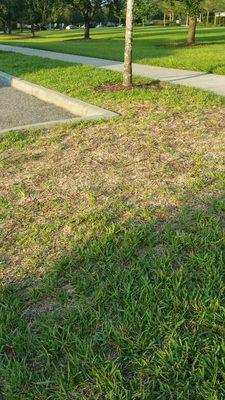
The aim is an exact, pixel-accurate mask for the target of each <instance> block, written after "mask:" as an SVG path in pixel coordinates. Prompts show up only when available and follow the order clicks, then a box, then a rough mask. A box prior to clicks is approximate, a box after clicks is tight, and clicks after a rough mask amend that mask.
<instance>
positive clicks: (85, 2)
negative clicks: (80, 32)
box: [73, 0, 103, 40]
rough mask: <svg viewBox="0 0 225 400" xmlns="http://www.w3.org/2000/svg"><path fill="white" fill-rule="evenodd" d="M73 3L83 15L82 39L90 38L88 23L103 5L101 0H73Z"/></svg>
mask: <svg viewBox="0 0 225 400" xmlns="http://www.w3.org/2000/svg"><path fill="white" fill-rule="evenodd" d="M73 5H74V6H75V7H76V8H77V9H78V10H79V12H80V13H81V15H82V17H83V21H84V25H85V29H84V39H86V40H87V39H90V24H91V22H92V21H93V18H94V17H95V16H96V14H97V12H98V11H99V10H100V8H101V7H102V6H103V0H74V1H73Z"/></svg>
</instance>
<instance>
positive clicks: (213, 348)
mask: <svg viewBox="0 0 225 400" xmlns="http://www.w3.org/2000/svg"><path fill="white" fill-rule="evenodd" d="M196 204H197V206H195V207H193V206H187V207H184V208H182V209H173V210H167V213H166V215H167V217H165V216H164V217H160V216H159V217H157V218H156V217H155V218H153V219H152V221H148V222H146V221H145V218H143V221H142V223H138V224H137V223H134V222H133V223H132V222H131V223H130V224H128V225H127V226H121V225H120V224H119V223H116V222H115V221H114V223H113V222H111V224H108V225H107V226H106V231H105V234H102V235H101V236H100V237H93V238H89V241H88V242H86V243H79V244H77V246H76V247H75V248H74V249H73V252H72V253H71V254H70V255H65V256H62V257H61V258H60V259H59V260H58V261H57V262H56V263H55V265H52V266H51V268H46V269H45V270H44V269H43V271H42V272H41V274H40V276H37V275H33V274H32V271H31V272H30V274H29V275H27V276H26V277H24V279H21V280H18V281H17V282H14V283H8V284H7V283H6V284H4V285H3V287H2V290H1V306H2V311H1V314H0V315H1V317H0V318H1V355H2V364H1V366H0V373H1V384H2V388H3V392H4V394H5V396H6V399H8V400H12V399H14V398H16V399H18V400H28V399H30V398H35V399H47V398H49V399H51V398H52V399H53V398H54V399H60V400H66V399H90V400H91V399H94V398H96V399H97V398H98V399H108V398H110V399H115V400H116V399H122V400H126V399H133V398H136V399H140V400H144V399H146V400H147V399H149V398H165V399H169V398H171V399H172V398H173V399H179V398H183V399H187V398H191V399H200V398H207V399H209V398H210V396H211V394H213V396H214V398H222V397H223V391H224V384H225V381H224V376H223V375H222V373H220V372H219V371H222V370H223V360H224V353H225V345H224V332H225V322H224V300H225V291H224V287H225V274H224V265H225V253H224V250H225V247H224V212H225V196H224V195H223V196H214V197H213V198H212V197H211V198H210V197H209V198H205V199H204V198H203V197H202V198H201V199H196ZM203 371H204V374H203ZM109 396H110V397H109ZM149 396H150V397H149Z"/></svg>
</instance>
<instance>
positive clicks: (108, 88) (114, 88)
mask: <svg viewBox="0 0 225 400" xmlns="http://www.w3.org/2000/svg"><path fill="white" fill-rule="evenodd" d="M133 89H145V90H149V89H154V90H163V89H164V86H163V84H162V83H160V81H154V82H150V83H149V82H148V83H133V84H132V85H130V86H124V85H122V84H116V85H104V86H98V87H97V88H96V89H95V90H96V91H97V92H102V93H110V92H121V91H127V90H133Z"/></svg>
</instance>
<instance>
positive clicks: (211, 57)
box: [0, 27, 225, 74]
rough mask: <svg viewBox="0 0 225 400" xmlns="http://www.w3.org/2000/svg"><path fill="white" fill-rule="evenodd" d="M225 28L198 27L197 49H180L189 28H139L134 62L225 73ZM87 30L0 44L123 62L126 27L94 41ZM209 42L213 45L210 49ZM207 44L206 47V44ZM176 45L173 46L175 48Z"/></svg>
mask: <svg viewBox="0 0 225 400" xmlns="http://www.w3.org/2000/svg"><path fill="white" fill-rule="evenodd" d="M224 34H225V28H221V27H219V28H207V29H206V28H198V32H197V41H198V42H199V43H203V45H202V46H200V45H199V46H196V47H190V46H189V47H179V46H177V47H176V46H174V44H181V43H183V42H185V40H186V36H187V29H186V28H180V27H179V28H157V27H141V28H140V27H136V28H135V31H134V61H135V62H137V63H142V64H150V65H159V66H164V67H172V68H181V69H189V70H201V71H207V72H210V73H218V74H224V73H225V56H224V54H225V51H224V49H225V36H224ZM82 35H83V31H82V30H76V31H74V32H58V31H57V32H40V33H39V34H38V37H37V38H35V39H32V38H29V39H27V33H26V34H24V35H21V34H16V35H15V36H12V37H9V36H3V35H2V36H0V42H2V43H5V44H7V43H8V44H10V45H18V46H28V47H34V48H39V49H45V50H52V51H56V52H62V53H72V54H79V55H87V56H92V57H99V58H106V59H113V60H120V61H121V60H123V52H124V28H122V29H121V28H110V29H109V28H107V29H99V30H98V29H93V30H92V33H91V36H92V40H90V41H84V40H82ZM207 43H208V44H209V46H207ZM205 44H206V45H205ZM171 45H172V46H171Z"/></svg>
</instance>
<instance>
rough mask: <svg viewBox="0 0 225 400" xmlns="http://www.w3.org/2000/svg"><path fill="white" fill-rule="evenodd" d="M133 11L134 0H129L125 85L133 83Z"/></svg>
mask: <svg viewBox="0 0 225 400" xmlns="http://www.w3.org/2000/svg"><path fill="white" fill-rule="evenodd" d="M133 11H134V0H127V14H126V35H125V51H124V74H123V85H124V86H130V85H132V42H133Z"/></svg>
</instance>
